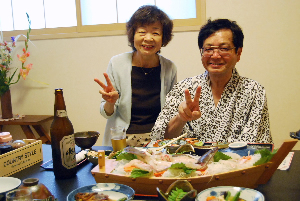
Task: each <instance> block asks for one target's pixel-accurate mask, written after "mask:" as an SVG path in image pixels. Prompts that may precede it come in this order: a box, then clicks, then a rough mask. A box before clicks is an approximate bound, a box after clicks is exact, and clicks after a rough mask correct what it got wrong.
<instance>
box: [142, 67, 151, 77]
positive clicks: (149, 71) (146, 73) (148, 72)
mask: <svg viewBox="0 0 300 201" xmlns="http://www.w3.org/2000/svg"><path fill="white" fill-rule="evenodd" d="M141 68H142V71H143V72H144V73H145V75H148V74H149V73H151V72H152V71H153V70H154V68H151V70H150V71H149V72H148V73H146V72H145V71H144V68H143V67H141Z"/></svg>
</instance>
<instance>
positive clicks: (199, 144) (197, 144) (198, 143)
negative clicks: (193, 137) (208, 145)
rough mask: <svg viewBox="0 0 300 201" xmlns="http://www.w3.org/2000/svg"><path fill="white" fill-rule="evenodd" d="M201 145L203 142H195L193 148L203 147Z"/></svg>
mask: <svg viewBox="0 0 300 201" xmlns="http://www.w3.org/2000/svg"><path fill="white" fill-rule="evenodd" d="M203 144H204V142H202V141H199V142H196V143H195V144H194V145H195V146H199V147H201V146H203Z"/></svg>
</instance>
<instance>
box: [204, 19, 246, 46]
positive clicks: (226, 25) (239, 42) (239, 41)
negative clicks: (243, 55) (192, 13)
mask: <svg viewBox="0 0 300 201" xmlns="http://www.w3.org/2000/svg"><path fill="white" fill-rule="evenodd" d="M221 29H229V30H231V32H232V40H233V41H232V42H233V44H234V46H235V50H236V51H238V49H239V48H240V47H243V41H244V34H243V31H242V29H241V27H240V26H239V25H237V23H236V21H231V20H228V19H216V20H213V21H211V20H210V19H209V20H208V21H207V23H206V24H205V25H203V26H202V27H201V29H200V32H199V35H198V47H199V49H201V48H202V47H203V43H204V41H205V40H206V39H207V38H208V37H209V36H210V35H212V34H213V33H215V32H217V31H219V30H221Z"/></svg>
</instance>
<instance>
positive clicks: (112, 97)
mask: <svg viewBox="0 0 300 201" xmlns="http://www.w3.org/2000/svg"><path fill="white" fill-rule="evenodd" d="M103 75H104V77H105V80H106V83H107V86H106V85H105V84H104V83H103V82H101V81H100V80H99V79H97V78H95V79H94V81H95V82H97V83H98V84H99V85H100V86H101V87H102V89H103V90H100V91H99V93H100V94H102V98H103V99H104V100H105V101H106V102H109V103H112V104H115V103H116V101H117V100H118V99H119V93H118V92H117V91H116V90H115V88H114V86H113V85H112V83H111V81H110V79H109V77H108V75H107V73H103Z"/></svg>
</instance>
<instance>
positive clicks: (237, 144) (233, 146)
mask: <svg viewBox="0 0 300 201" xmlns="http://www.w3.org/2000/svg"><path fill="white" fill-rule="evenodd" d="M228 146H229V148H231V149H241V148H245V147H246V146H247V142H233V143H230V144H229V145H228Z"/></svg>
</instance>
